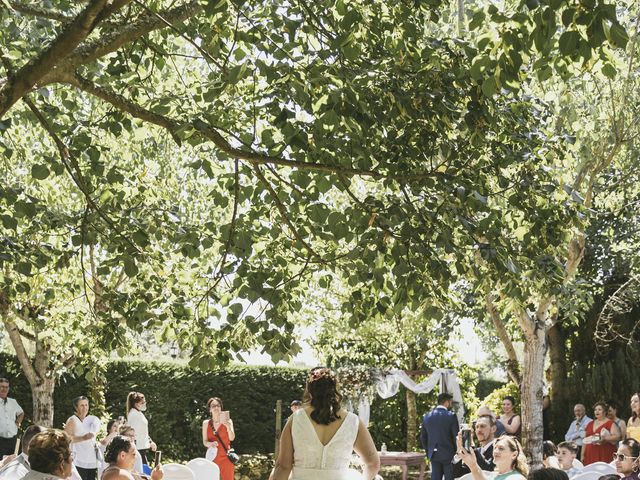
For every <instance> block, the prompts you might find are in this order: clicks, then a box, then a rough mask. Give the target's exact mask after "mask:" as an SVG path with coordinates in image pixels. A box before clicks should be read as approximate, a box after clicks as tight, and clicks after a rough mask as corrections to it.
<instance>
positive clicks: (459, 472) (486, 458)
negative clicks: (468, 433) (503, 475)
mask: <svg viewBox="0 0 640 480" xmlns="http://www.w3.org/2000/svg"><path fill="white" fill-rule="evenodd" d="M474 430H475V432H476V438H477V439H478V443H479V444H480V446H479V447H477V448H475V449H474V451H475V454H476V459H477V460H478V466H479V467H480V470H486V471H489V472H492V471H493V469H494V468H495V465H494V464H493V442H494V441H495V437H494V435H495V433H496V423H495V420H494V419H493V417H491V416H489V415H483V416H481V417H478V419H477V420H476V421H475V422H474ZM469 472H471V470H469V467H468V466H467V465H465V463H464V462H462V460H461V459H460V457H458V456H457V455H456V456H455V457H454V458H453V478H460V477H461V476H463V475H465V474H467V473H469Z"/></svg>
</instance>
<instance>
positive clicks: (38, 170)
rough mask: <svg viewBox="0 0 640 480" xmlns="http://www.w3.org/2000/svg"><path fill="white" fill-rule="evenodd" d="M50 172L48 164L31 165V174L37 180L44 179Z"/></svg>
mask: <svg viewBox="0 0 640 480" xmlns="http://www.w3.org/2000/svg"><path fill="white" fill-rule="evenodd" d="M50 173H51V172H50V171H49V168H47V166H46V165H41V164H36V165H33V166H32V167H31V176H32V177H33V178H35V179H36V180H44V179H45V178H47V177H48V176H49V174H50Z"/></svg>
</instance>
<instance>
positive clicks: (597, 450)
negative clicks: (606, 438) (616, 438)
mask: <svg viewBox="0 0 640 480" xmlns="http://www.w3.org/2000/svg"><path fill="white" fill-rule="evenodd" d="M595 423H596V421H595V420H591V421H590V422H589V423H588V424H587V428H586V429H585V432H586V433H585V435H586V436H587V437H590V436H591V435H595V434H597V433H600V432H601V431H602V429H603V428H606V429H607V430H608V431H609V433H611V432H612V430H613V420H608V421H606V422H605V423H603V424H602V425H600V426H599V427H598V428H596V429H594V425H595ZM616 450H617V449H616V446H615V445H613V444H611V443H608V442H603V443H602V444H600V445H596V444H595V443H589V444H587V445H584V461H583V462H582V463H584V464H585V465H589V464H591V463H595V462H605V463H611V459H612V458H613V454H614V453H616Z"/></svg>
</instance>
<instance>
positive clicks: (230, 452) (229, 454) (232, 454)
mask: <svg viewBox="0 0 640 480" xmlns="http://www.w3.org/2000/svg"><path fill="white" fill-rule="evenodd" d="M209 423H210V424H211V430H213V434H214V435H215V436H216V437H218V440H220V445H222V448H224V451H225V452H226V454H227V458H228V459H229V461H230V462H231V463H233V464H234V465H235V464H236V463H238V462H239V461H240V455H238V454H237V453H236V452H234V451H233V448H227V446H226V445H225V444H224V442H223V441H222V439H221V438H220V435H218V432H217V431H216V429H215V428H213V421H212V420H209Z"/></svg>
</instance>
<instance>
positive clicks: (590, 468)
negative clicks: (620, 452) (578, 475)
mask: <svg viewBox="0 0 640 480" xmlns="http://www.w3.org/2000/svg"><path fill="white" fill-rule="evenodd" d="M587 472H598V473H599V474H600V475H609V474H610V473H616V467H612V466H611V465H609V464H608V463H604V462H596V463H591V464H589V465H585V466H584V468H583V469H582V473H587Z"/></svg>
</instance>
